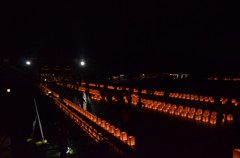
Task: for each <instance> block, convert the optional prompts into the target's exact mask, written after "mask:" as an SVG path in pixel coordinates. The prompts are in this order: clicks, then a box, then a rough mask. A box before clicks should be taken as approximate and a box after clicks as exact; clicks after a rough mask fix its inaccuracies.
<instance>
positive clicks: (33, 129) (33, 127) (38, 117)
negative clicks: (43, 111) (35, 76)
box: [27, 98, 47, 145]
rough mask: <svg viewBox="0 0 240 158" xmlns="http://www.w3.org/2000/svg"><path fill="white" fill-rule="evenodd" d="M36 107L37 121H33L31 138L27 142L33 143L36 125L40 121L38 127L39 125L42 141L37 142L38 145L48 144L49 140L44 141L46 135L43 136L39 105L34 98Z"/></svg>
mask: <svg viewBox="0 0 240 158" xmlns="http://www.w3.org/2000/svg"><path fill="white" fill-rule="evenodd" d="M34 105H35V110H36V117H35V119H34V121H33V126H32V133H31V136H30V138H28V139H27V142H31V141H32V138H33V135H34V132H35V127H36V123H37V121H38V125H39V128H40V132H41V137H42V141H37V142H36V145H41V144H46V143H47V140H46V139H44V134H43V130H42V125H41V121H40V116H39V113H38V109H37V103H36V100H35V98H34Z"/></svg>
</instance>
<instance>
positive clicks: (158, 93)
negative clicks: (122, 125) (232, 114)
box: [67, 83, 239, 106]
mask: <svg viewBox="0 0 240 158" xmlns="http://www.w3.org/2000/svg"><path fill="white" fill-rule="evenodd" d="M91 84H93V83H91ZM95 85H96V84H95ZM67 87H69V88H73V87H74V86H73V85H70V84H67ZM100 87H101V88H103V87H104V85H100ZM107 87H108V89H112V90H113V89H114V87H113V86H107ZM122 89H123V87H117V90H122ZM80 90H81V91H85V89H84V87H82V88H80ZM126 90H127V91H129V88H126ZM133 92H134V93H138V89H136V88H134V89H133ZM141 93H142V94H147V91H146V90H142V91H141ZM164 94H165V92H163V91H155V92H154V95H156V96H164ZM169 97H170V98H179V99H185V100H195V101H201V102H207V103H208V102H209V103H214V99H213V97H211V96H199V95H194V94H183V93H172V92H170V93H169ZM227 101H228V98H225V99H224V98H222V97H221V98H220V102H221V103H222V104H226V102H227ZM232 103H233V104H234V105H235V106H238V104H239V101H236V99H232Z"/></svg>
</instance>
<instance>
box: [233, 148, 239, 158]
mask: <svg viewBox="0 0 240 158" xmlns="http://www.w3.org/2000/svg"><path fill="white" fill-rule="evenodd" d="M233 158H240V149H234V150H233Z"/></svg>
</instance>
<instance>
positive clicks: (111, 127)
mask: <svg viewBox="0 0 240 158" xmlns="http://www.w3.org/2000/svg"><path fill="white" fill-rule="evenodd" d="M114 132H115V126H113V125H111V126H110V127H109V133H111V134H114Z"/></svg>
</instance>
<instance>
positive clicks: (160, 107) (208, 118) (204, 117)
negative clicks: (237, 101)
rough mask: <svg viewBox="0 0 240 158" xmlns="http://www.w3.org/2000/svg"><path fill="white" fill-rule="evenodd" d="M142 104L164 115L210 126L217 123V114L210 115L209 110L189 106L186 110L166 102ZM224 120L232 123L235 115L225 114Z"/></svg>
mask: <svg viewBox="0 0 240 158" xmlns="http://www.w3.org/2000/svg"><path fill="white" fill-rule="evenodd" d="M142 102H143V103H144V104H145V105H144V106H143V107H144V108H147V109H153V110H156V111H161V112H164V113H169V114H170V115H176V116H181V117H183V118H184V117H185V118H189V119H195V120H196V121H202V122H205V123H210V124H216V122H217V112H215V111H213V112H211V113H210V111H209V110H204V112H203V110H202V109H197V110H196V108H194V107H192V108H190V107H189V106H186V107H185V108H184V107H183V106H182V105H179V106H178V107H177V105H176V104H173V105H171V104H170V103H165V102H154V103H153V102H152V101H151V100H146V99H142ZM223 117H224V118H223V120H222V122H224V121H225V120H227V121H232V120H233V115H232V114H228V115H227V116H226V114H223Z"/></svg>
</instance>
